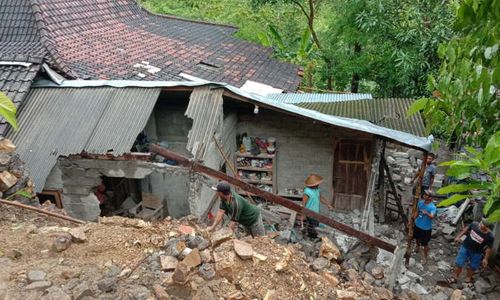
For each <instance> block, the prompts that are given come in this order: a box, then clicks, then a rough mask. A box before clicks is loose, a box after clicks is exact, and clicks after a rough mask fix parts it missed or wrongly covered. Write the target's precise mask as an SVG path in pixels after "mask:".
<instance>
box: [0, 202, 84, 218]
mask: <svg viewBox="0 0 500 300" xmlns="http://www.w3.org/2000/svg"><path fill="white" fill-rule="evenodd" d="M0 203H1V204H5V205H11V206H16V207H20V208H23V209H27V210H32V211H34V212H37V213H39V214H44V215H48V216H51V217H54V218H58V219H63V220H66V221H70V222H73V223H77V224H87V222H85V221H82V220H78V219H75V218H72V217H68V216H64V215H61V214H57V213H54V212H51V211H48V210H43V209H41V208H37V207H34V206H30V205H26V204H22V203H19V202H15V201H9V200H3V199H0Z"/></svg>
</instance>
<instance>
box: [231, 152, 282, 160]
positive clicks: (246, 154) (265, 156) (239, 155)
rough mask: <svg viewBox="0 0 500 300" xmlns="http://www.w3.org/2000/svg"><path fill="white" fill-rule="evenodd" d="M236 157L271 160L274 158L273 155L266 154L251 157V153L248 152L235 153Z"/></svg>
mask: <svg viewBox="0 0 500 300" xmlns="http://www.w3.org/2000/svg"><path fill="white" fill-rule="evenodd" d="M236 157H248V158H262V159H265V158H267V159H273V158H274V154H266V153H261V154H258V155H253V154H252V153H250V152H245V153H241V152H236Z"/></svg>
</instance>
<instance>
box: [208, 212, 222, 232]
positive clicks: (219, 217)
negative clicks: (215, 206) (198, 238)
mask: <svg viewBox="0 0 500 300" xmlns="http://www.w3.org/2000/svg"><path fill="white" fill-rule="evenodd" d="M225 213H226V211H225V210H223V209H220V208H219V210H218V211H217V215H216V216H215V221H214V224H212V226H210V227H208V231H212V230H214V229H215V227H217V225H219V223H220V222H221V221H222V217H223V216H224V214H225Z"/></svg>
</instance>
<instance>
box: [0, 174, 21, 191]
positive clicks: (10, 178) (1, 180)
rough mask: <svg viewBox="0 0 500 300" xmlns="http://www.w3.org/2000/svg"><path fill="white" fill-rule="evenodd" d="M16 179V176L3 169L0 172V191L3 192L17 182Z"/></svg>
mask: <svg viewBox="0 0 500 300" xmlns="http://www.w3.org/2000/svg"><path fill="white" fill-rule="evenodd" d="M17 181H18V179H17V177H16V176H14V175H12V174H11V173H9V171H3V172H1V173H0V192H2V193H3V192H5V191H7V190H8V189H10V188H11V187H13V186H14V185H15V184H16V183H17Z"/></svg>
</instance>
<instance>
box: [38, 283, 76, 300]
mask: <svg viewBox="0 0 500 300" xmlns="http://www.w3.org/2000/svg"><path fill="white" fill-rule="evenodd" d="M40 300H71V297H70V296H69V295H68V294H66V293H65V292H64V291H63V290H62V289H61V288H59V287H57V286H52V287H50V288H48V289H46V290H45V292H44V294H43V295H42V297H41V298H40Z"/></svg>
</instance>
